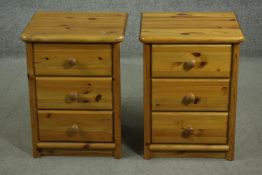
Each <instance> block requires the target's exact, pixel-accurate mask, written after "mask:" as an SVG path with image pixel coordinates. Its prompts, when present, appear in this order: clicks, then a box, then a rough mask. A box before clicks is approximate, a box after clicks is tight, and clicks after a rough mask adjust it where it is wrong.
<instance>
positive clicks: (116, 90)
mask: <svg viewBox="0 0 262 175" xmlns="http://www.w3.org/2000/svg"><path fill="white" fill-rule="evenodd" d="M112 48H113V84H112V85H113V97H114V98H113V110H114V143H115V144H116V147H115V150H114V157H115V158H116V159H120V158H121V156H122V143H121V142H122V139H121V86H120V44H119V43H117V44H113V45H112Z"/></svg>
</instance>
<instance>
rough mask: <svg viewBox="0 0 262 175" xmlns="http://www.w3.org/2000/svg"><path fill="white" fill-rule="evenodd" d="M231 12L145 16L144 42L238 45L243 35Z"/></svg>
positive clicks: (143, 20) (142, 27) (142, 28)
mask: <svg viewBox="0 0 262 175" xmlns="http://www.w3.org/2000/svg"><path fill="white" fill-rule="evenodd" d="M239 28H240V27H239V24H238V22H237V19H236V16H235V14H234V13H231V12H227V13H224V12H215V13H214V12H180V13H179V12H178V13H164V12H163V13H142V22H141V31H140V40H141V41H142V42H143V43H191V44H192V43H198V44H199V43H204V44H206V43H212V44H218V43H220V44H225V43H239V42H242V41H243V40H244V36H243V34H242V32H241V30H240V29H239Z"/></svg>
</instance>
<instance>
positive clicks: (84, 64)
mask: <svg viewBox="0 0 262 175" xmlns="http://www.w3.org/2000/svg"><path fill="white" fill-rule="evenodd" d="M34 66H35V74H36V75H40V76H41V75H43V76H48V75H50V76H52V75H53V76H111V75H112V50H111V45H109V44H95V45H91V44H34Z"/></svg>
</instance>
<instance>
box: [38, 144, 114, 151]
mask: <svg viewBox="0 0 262 175" xmlns="http://www.w3.org/2000/svg"><path fill="white" fill-rule="evenodd" d="M37 147H38V148H39V149H77V150H79V149H80V150H81V149H84V150H113V149H114V148H115V144H114V143H77V142H75V143H74V142H39V143H38V144H37Z"/></svg>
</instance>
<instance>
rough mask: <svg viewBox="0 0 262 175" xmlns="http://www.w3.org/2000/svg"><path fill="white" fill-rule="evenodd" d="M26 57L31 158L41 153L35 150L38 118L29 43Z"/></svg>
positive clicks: (37, 140)
mask: <svg viewBox="0 0 262 175" xmlns="http://www.w3.org/2000/svg"><path fill="white" fill-rule="evenodd" d="M26 55H27V59H26V61H27V76H28V89H29V92H28V94H29V104H30V116H31V127H32V148H33V151H32V154H33V157H40V156H41V152H40V151H39V150H38V149H37V146H36V144H37V143H38V142H39V137H38V118H37V99H36V87H35V86H36V80H35V75H34V64H33V59H34V55H33V45H32V44H30V43H27V44H26Z"/></svg>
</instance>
